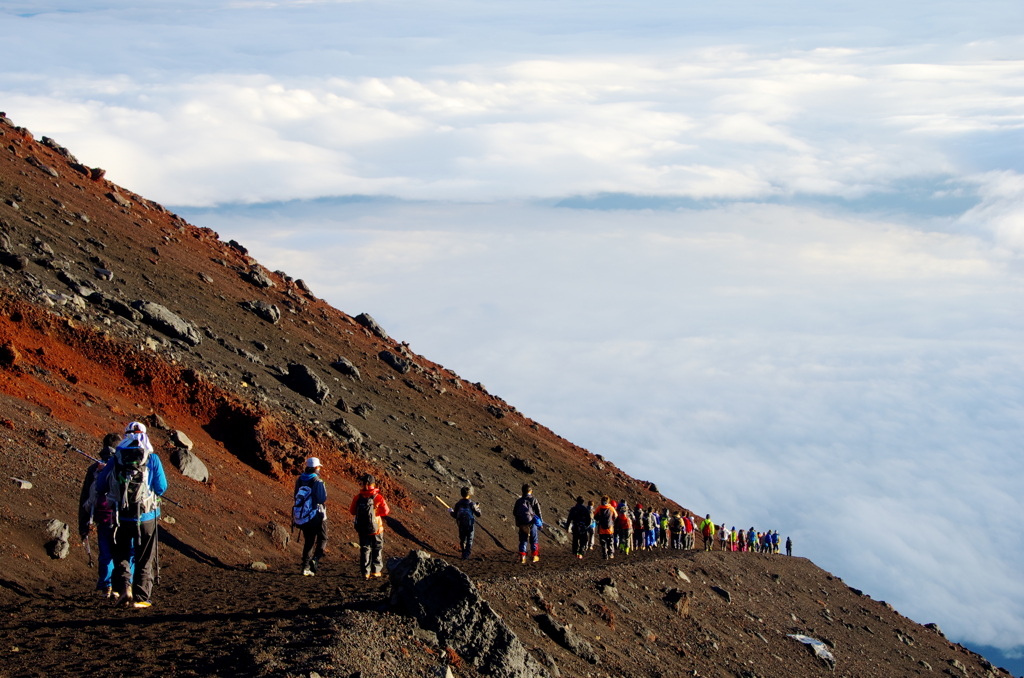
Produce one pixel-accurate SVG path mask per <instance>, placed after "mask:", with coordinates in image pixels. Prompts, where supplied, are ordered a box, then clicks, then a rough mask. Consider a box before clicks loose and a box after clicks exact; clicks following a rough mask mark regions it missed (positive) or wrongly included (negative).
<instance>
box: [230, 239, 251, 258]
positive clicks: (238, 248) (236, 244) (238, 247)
mask: <svg viewBox="0 0 1024 678" xmlns="http://www.w3.org/2000/svg"><path fill="white" fill-rule="evenodd" d="M228 247H230V248H231V249H233V250H235V251H236V252H238V253H240V254H244V255H248V254H249V250H247V249H246V248H245V247H243V246H242V244H241V243H240V242H238V241H237V240H229V241H228Z"/></svg>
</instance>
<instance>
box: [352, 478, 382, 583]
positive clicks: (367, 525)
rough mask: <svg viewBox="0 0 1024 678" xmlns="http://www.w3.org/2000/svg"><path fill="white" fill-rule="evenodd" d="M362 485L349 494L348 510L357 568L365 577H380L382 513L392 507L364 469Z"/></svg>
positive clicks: (375, 481)
mask: <svg viewBox="0 0 1024 678" xmlns="http://www.w3.org/2000/svg"><path fill="white" fill-rule="evenodd" d="M361 484H362V486H363V489H362V490H360V492H359V494H357V495H356V496H354V497H352V505H351V506H349V508H348V512H349V513H351V514H352V515H353V516H355V520H354V521H353V523H354V525H355V528H356V533H357V534H358V535H359V571H360V572H361V573H362V575H363V576H364V577H366V578H367V579H369V578H370V577H379V576H380V575H381V573H382V572H383V571H384V520H383V519H384V517H385V516H387V515H388V514H389V513H391V507H389V506H388V503H387V502H386V501H385V500H384V496H383V495H382V494H381V493H380V490H378V489H377V479H376V478H374V477H373V476H372V475H370V474H369V473H367V474H366V475H365V476H363V478H362V480H361Z"/></svg>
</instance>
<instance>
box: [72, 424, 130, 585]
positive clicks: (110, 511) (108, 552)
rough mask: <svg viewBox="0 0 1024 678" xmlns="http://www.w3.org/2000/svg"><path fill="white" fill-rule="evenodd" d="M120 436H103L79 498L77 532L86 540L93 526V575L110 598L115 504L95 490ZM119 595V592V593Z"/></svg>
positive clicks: (86, 474) (112, 571) (112, 573)
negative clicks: (94, 538)
mask: <svg viewBox="0 0 1024 678" xmlns="http://www.w3.org/2000/svg"><path fill="white" fill-rule="evenodd" d="M120 441H121V436H119V435H118V434H116V433H108V434H107V436H106V437H105V438H104V439H103V449H101V450H100V454H99V459H100V460H99V461H98V462H96V463H94V464H91V465H90V466H89V468H88V470H87V471H86V473H85V480H84V481H83V482H82V492H81V494H80V495H79V498H78V536H79V537H81V539H82V541H83V542H85V541H86V540H87V539H88V538H89V532H90V531H91V530H92V528H93V527H95V529H96V545H97V551H98V552H99V553H98V554H97V558H96V561H97V563H98V566H99V569H98V573H97V578H96V591H97V592H98V593H99V595H101V596H102V597H104V598H113V597H114V589H113V579H112V577H113V575H114V555H113V548H114V528H115V524H114V511H116V510H117V509H116V507H115V506H114V505H113V504H112V503H111V502H110V501H108V500H107V496H106V492H103V493H102V494H101V493H100V492H99V491H98V486H97V481H98V479H99V475H100V471H102V470H103V469H104V468H105V467H106V465H107V464H108V463H110V460H111V458H113V456H114V453H115V452H116V448H117V444H118V443H119V442H120ZM118 595H120V594H118Z"/></svg>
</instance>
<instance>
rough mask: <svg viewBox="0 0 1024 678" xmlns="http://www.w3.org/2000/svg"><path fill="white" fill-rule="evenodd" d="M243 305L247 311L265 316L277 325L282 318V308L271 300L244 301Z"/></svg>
mask: <svg viewBox="0 0 1024 678" xmlns="http://www.w3.org/2000/svg"><path fill="white" fill-rule="evenodd" d="M241 306H242V308H244V309H245V310H246V311H249V312H250V313H253V314H255V315H257V316H259V317H260V318H263V319H264V320H266V321H267V322H268V323H270V324H272V325H276V324H277V323H278V321H279V320H281V309H279V308H278V307H277V306H275V305H274V304H271V303H269V302H266V301H262V300H256V301H243V302H242V304H241Z"/></svg>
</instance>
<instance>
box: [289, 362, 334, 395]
mask: <svg viewBox="0 0 1024 678" xmlns="http://www.w3.org/2000/svg"><path fill="white" fill-rule="evenodd" d="M285 383H286V384H287V385H288V388H290V389H291V390H293V391H295V392H296V393H298V394H299V395H303V396H305V397H307V398H309V399H310V400H312V401H314V402H316V403H318V404H320V405H323V403H324V401H325V400H327V396H329V395H330V394H331V390H330V389H329V388H327V384H325V383H324V382H323V380H322V379H321V378H320V377H318V376H317V375H316V374H315V373H314V372H313V371H312V370H311V369H309V368H308V367H306V366H305V365H303V364H301V363H289V364H288V376H287V377H286V378H285Z"/></svg>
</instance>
